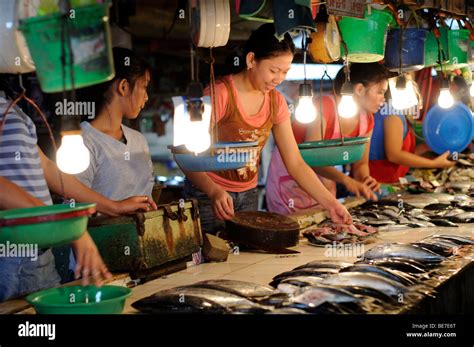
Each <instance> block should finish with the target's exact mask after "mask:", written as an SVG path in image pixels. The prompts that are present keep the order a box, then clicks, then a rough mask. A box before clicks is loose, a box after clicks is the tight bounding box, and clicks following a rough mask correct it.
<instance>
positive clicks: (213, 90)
mask: <svg viewBox="0 0 474 347" xmlns="http://www.w3.org/2000/svg"><path fill="white" fill-rule="evenodd" d="M209 55H210V58H211V61H210V67H209V75H210V76H209V90H210V95H211V103H212V107H211V126H212V134H211V136H212V137H211V146H212V144H213V143H217V142H218V140H219V133H218V130H217V115H216V107H217V104H216V79H215V74H214V63H215V59H214V56H213V54H212V47H211V48H209Z"/></svg>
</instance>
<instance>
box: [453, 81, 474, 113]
mask: <svg viewBox="0 0 474 347" xmlns="http://www.w3.org/2000/svg"><path fill="white" fill-rule="evenodd" d="M450 89H451V92H452V94H453V96H454V98H455V99H456V100H457V101H460V102H462V103H463V104H464V105H466V106H468V107H471V94H470V92H469V85H468V84H467V82H466V80H465V79H464V78H463V77H461V76H454V77H453V79H452V81H451V85H450Z"/></svg>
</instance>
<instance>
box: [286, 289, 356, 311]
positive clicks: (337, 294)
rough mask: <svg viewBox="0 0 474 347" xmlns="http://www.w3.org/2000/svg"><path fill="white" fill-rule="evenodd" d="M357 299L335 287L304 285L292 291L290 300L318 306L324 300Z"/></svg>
mask: <svg viewBox="0 0 474 347" xmlns="http://www.w3.org/2000/svg"><path fill="white" fill-rule="evenodd" d="M357 301H358V299H357V298H356V297H354V296H353V295H350V294H349V293H344V292H343V291H341V290H337V289H335V288H324V287H305V288H302V289H301V290H300V291H299V292H297V293H294V295H293V296H292V298H291V302H297V303H300V304H306V305H309V306H313V307H316V306H319V305H321V304H322V303H324V302H357Z"/></svg>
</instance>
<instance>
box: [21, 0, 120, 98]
mask: <svg viewBox="0 0 474 347" xmlns="http://www.w3.org/2000/svg"><path fill="white" fill-rule="evenodd" d="M108 9H109V7H108V4H107V3H106V4H99V5H91V6H84V7H78V8H76V9H74V10H73V11H74V12H73V13H74V17H72V16H71V15H68V17H67V19H63V17H61V15H60V14H57V13H55V14H50V15H46V16H40V17H31V18H26V19H23V20H22V21H21V24H20V30H22V31H23V33H24V35H25V38H26V42H27V45H28V49H29V51H30V54H31V56H32V58H33V61H34V62H35V65H36V70H37V75H38V79H39V82H40V86H41V89H42V90H43V91H44V92H48V93H53V92H59V91H62V90H70V89H72V83H71V76H70V68H69V67H70V64H71V62H70V58H69V56H70V53H69V52H70V50H69V47H68V44H67V43H66V44H65V55H66V60H65V61H66V64H65V65H66V66H65V67H64V72H65V78H64V81H63V67H62V65H63V64H62V59H61V56H62V43H61V38H62V33H63V34H64V32H63V31H62V27H63V28H66V27H67V28H68V30H67V31H69V35H68V36H69V38H70V44H71V49H72V55H73V73H74V88H82V87H87V86H91V85H94V84H98V83H101V82H105V81H108V80H110V79H112V78H113V77H114V75H115V71H114V64H113V55H112V47H111V39H110V28H109V23H108V22H109V16H108V11H109V10H108ZM67 31H66V30H65V32H67ZM66 38H67V36H66ZM63 82H64V83H63Z"/></svg>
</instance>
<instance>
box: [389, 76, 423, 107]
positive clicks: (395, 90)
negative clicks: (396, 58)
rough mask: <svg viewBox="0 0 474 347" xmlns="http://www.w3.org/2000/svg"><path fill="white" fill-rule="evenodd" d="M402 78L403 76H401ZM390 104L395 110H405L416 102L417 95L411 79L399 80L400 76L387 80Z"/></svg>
mask: <svg viewBox="0 0 474 347" xmlns="http://www.w3.org/2000/svg"><path fill="white" fill-rule="evenodd" d="M403 79H404V78H403ZM388 84H389V87H390V94H391V96H392V106H393V108H395V109H397V110H406V109H408V108H410V107H414V106H416V105H417V104H418V97H417V96H416V93H415V88H414V86H413V82H412V81H411V80H408V81H407V80H406V79H405V81H400V77H398V78H397V77H394V78H390V79H389V81H388Z"/></svg>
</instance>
